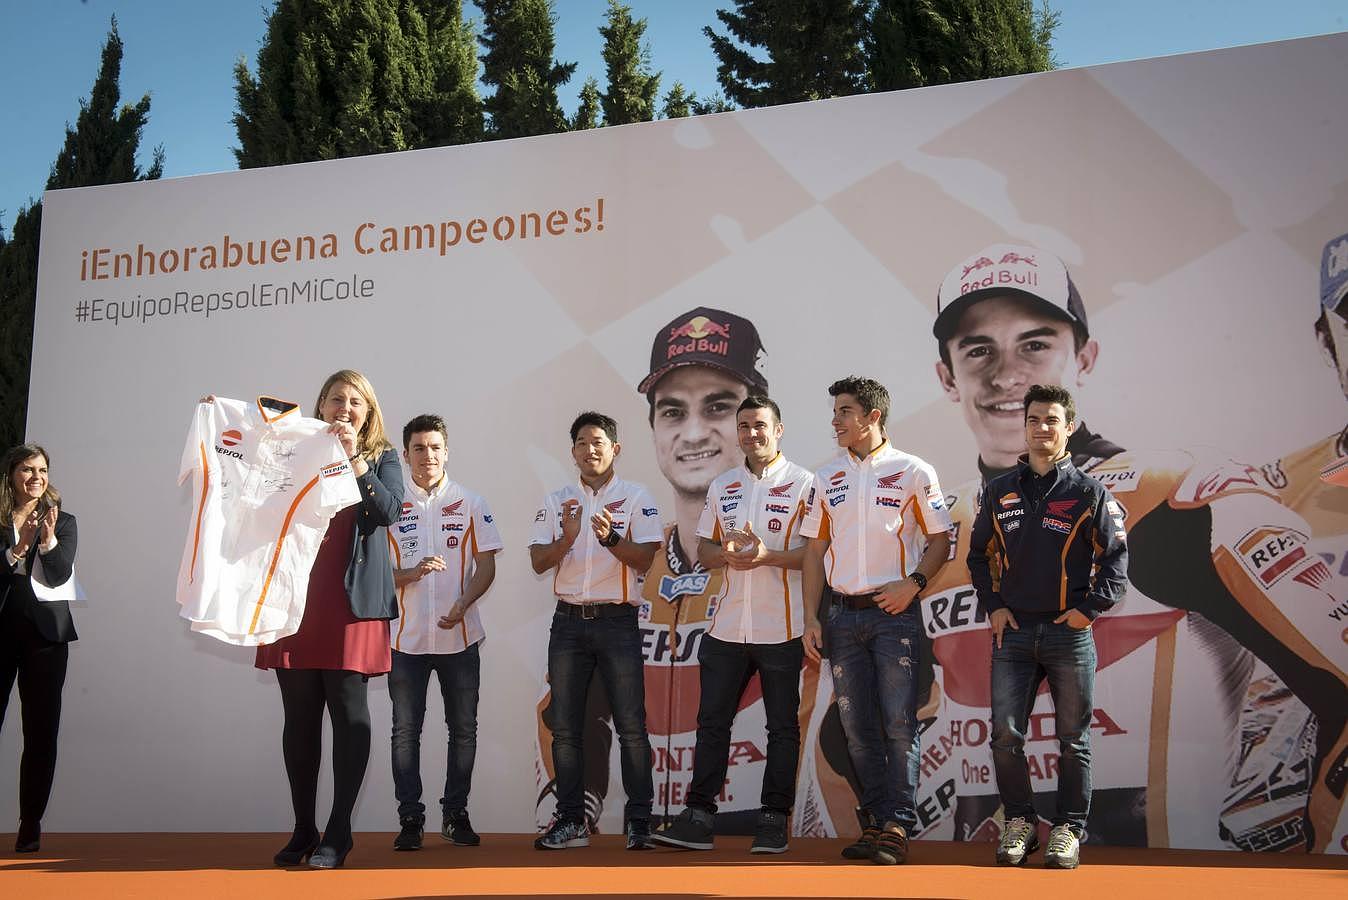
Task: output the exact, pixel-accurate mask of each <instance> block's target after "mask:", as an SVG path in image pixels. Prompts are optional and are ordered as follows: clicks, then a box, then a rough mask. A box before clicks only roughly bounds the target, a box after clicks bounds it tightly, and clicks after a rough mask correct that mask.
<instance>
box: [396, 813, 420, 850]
mask: <svg viewBox="0 0 1348 900" xmlns="http://www.w3.org/2000/svg"><path fill="white" fill-rule="evenodd" d="M398 821H399V824H401V825H402V827H403V830H402V831H400V832H398V836H397V837H396V838H394V839H393V849H394V850H420V849H421V829H422V826H423V825H425V824H426V820H425V819H423V818H421V817H420V816H403V817H402V818H401V819H399V820H398Z"/></svg>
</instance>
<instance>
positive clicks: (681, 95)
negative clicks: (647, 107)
mask: <svg viewBox="0 0 1348 900" xmlns="http://www.w3.org/2000/svg"><path fill="white" fill-rule="evenodd" d="M696 100H697V93H696V92H693V93H689V91H688V89H687V88H686V87H684V86H683V82H682V81H676V82H674V86H673V87H671V88H670V89H669V91H668V92H667V93H666V94H665V99H664V100H663V101H662V103H661V107H660V115H662V116H664V117H665V118H666V119H686V118H688V117H689V116H691V115H692V114H693V103H694V102H695V101H696Z"/></svg>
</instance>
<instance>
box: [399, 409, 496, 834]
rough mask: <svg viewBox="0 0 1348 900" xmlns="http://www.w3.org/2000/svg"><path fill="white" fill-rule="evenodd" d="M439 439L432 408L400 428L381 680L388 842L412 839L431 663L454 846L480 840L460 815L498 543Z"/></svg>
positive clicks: (418, 815) (464, 811) (444, 800)
mask: <svg viewBox="0 0 1348 900" xmlns="http://www.w3.org/2000/svg"><path fill="white" fill-rule="evenodd" d="M448 439H449V432H448V430H447V429H446V428H445V420H444V419H442V418H440V417H439V416H435V415H420V416H417V417H415V418H414V419H412V420H411V421H410V422H408V423H407V425H405V426H404V427H403V459H404V460H405V461H406V462H407V466H406V468H404V469H403V483H404V487H405V491H404V493H403V505H402V515H401V517H400V518H399V519H398V522H397V524H396V525H395V526H394V527H392V528H390V529H389V543H391V544H392V545H393V547H392V550H393V565H394V569H393V581H394V584H396V585H397V587H398V619H397V621H395V622H393V623H392V627H391V628H390V631H389V638H390V641H391V643H392V645H393V668H392V670H391V671H390V672H389V685H388V687H389V697H390V698H391V699H392V700H393V791H394V795H395V796H396V798H397V800H398V819H399V823H400V825H401V827H402V830H401V831H400V832H399V834H398V836H397V838H395V839H394V841H393V849H394V850H419V849H420V848H421V836H422V828H423V826H424V825H425V822H426V807H425V805H424V804H423V803H422V802H421V726H422V723H423V721H424V720H425V718H426V689H427V685H428V684H429V682H430V676H431V673H432V672H434V673H435V675H436V677H437V678H438V679H439V680H440V696H441V698H442V699H443V700H444V707H445V727H446V728H447V729H448V732H449V755H448V758H447V759H446V765H445V792H444V795H443V796H442V797H441V798H440V806H441V812H442V814H443V819H442V822H443V824H442V827H441V829H440V836H441V837H443V838H444V839H445V840H447V841H450V842H452V843H454V844H456V845H458V846H460V847H475V846H477V845H478V844H479V843H480V839H479V837H478V835H477V833H476V832H474V831H473V826H472V823H471V822H470V820H469V818H468V792H469V790H470V789H471V787H472V780H473V761H474V758H475V757H476V755H477V701H478V685H479V681H480V673H481V658H480V656H479V653H478V647H479V645H480V644H481V643H482V640H483V638H484V637H485V636H486V635H485V634H484V632H483V630H482V619H481V617H480V616H479V615H478V610H477V606H478V604H477V601H478V600H479V599H480V598H481V597H482V595H483V594H484V593H486V591H487V588H489V587H491V583H492V580H493V579H494V578H495V577H496V552H497V551H498V550H500V549H501V546H502V544H501V536H500V534H499V533H498V532H497V530H496V524H495V522H493V520H492V514H491V509H490V507H488V506H487V503H486V501H485V500H483V499H482V498H481V497H479V496H478V495H477V494H475V493H473V492H472V491H470V490H468V489H466V488H464V487H463V486H462V485H460V484H457V483H456V482H454V481H452V480H450V478H449V476H448V475H446V474H445V459H446V458H447V456H448V450H447V449H446V447H447V443H448Z"/></svg>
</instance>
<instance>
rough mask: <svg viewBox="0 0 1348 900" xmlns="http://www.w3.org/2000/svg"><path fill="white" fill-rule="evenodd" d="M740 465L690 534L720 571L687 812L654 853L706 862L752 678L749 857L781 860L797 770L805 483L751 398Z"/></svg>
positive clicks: (744, 409)
mask: <svg viewBox="0 0 1348 900" xmlns="http://www.w3.org/2000/svg"><path fill="white" fill-rule="evenodd" d="M735 418H736V430H737V433H738V436H739V445H740V449H741V450H743V451H744V464H743V465H741V466H736V467H735V468H733V469H731V470H730V471H728V472H724V473H722V474H721V475H719V476H717V477H716V478H715V479H714V480H713V481H712V483H711V486H710V487H709V488H708V490H707V500H706V504H705V506H704V508H703V511H702V519H701V521H700V522H699V523H698V527H697V534H698V537H699V538H701V544H700V545H699V547H698V559H699V561H700V562H701V563H702V565H703V566H704V567H705V568H707V569H726V570H727V571H726V579H725V587H724V589H723V591H722V595H721V598H720V600H719V601H718V603H717V606H716V613H715V615H714V616H713V617H712V621H711V627H710V629H709V630H708V632H707V633H706V634H705V635H704V636H703V638H702V641H701V644H700V645H699V647H698V656H697V659H698V669H699V674H700V681H701V695H700V700H699V704H698V715H697V745H696V749H695V751H694V753H693V778H692V782H691V783H690V785H689V791H688V805H687V807H686V808H685V809H684V810H683V812H681V813H680V814H679V815H678V817H677V818H675V819H674V821H673V822H671V823H670V824H669V825H668V826H667V827H665V828H662V829H660V830H659V831H657V832H656V834H655V836H654V839H655V841H656V842H657V843H661V844H667V845H669V846H673V847H683V848H686V849H689V850H710V849H711V848H712V833H713V825H714V821H715V820H714V816H715V815H716V798H717V795H718V794H720V792H721V789H722V787H723V786H724V784H725V777H726V769H727V768H728V762H729V753H730V726H731V723H732V722H733V721H734V720H735V713H736V710H737V709H738V708H739V702H740V693H741V691H742V690H743V689H744V685H745V683H746V681H748V679H749V676H751V675H752V674H753V673H754V672H757V673H758V675H759V679H760V682H761V684H762V686H763V708H764V712H765V713H766V716H767V729H768V745H767V762H766V765H765V767H764V772H763V788H762V792H761V794H760V798H761V802H762V806H761V808H760V809H759V812H758V824H757V828H756V829H755V831H754V840H753V844H752V845H751V846H750V852H751V853H782V852H784V851H785V850H786V847H787V820H788V818H789V816H790V815H791V805H792V801H793V800H794V798H795V793H796V769H797V766H798V764H799V762H800V723H799V721H798V719H797V713H798V711H799V708H800V668H801V662H802V660H803V657H804V651H803V650H802V647H801V641H800V636H801V633H802V632H803V630H804V608H803V605H802V602H801V595H800V574H799V571H800V565H801V559H802V557H803V555H804V547H805V540H804V538H802V537H801V536H800V526H801V520H802V519H803V518H804V515H805V498H806V497H807V496H808V495H809V492H810V486H811V484H812V483H813V480H814V478H813V476H812V475H811V474H810V472H808V471H807V470H806V469H803V468H801V467H800V466H798V465H796V464H795V463H792V462H789V461H788V460H787V459H786V457H785V456H783V455H782V454H781V452H780V451H779V450H778V442H779V441H780V440H781V437H782V431H783V427H782V414H781V410H780V409H779V408H778V406H777V404H776V403H775V402H773V401H772V400H770V399H769V398H767V397H765V396H762V395H758V394H752V395H750V396H749V397H747V398H746V399H745V400H744V401H743V402H741V403H740V405H739V409H738V411H737V412H736V416H735Z"/></svg>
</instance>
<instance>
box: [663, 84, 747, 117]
mask: <svg viewBox="0 0 1348 900" xmlns="http://www.w3.org/2000/svg"><path fill="white" fill-rule="evenodd" d="M662 104H663V105H662V106H661V109H660V114H661V115H662V116H664V117H665V118H666V119H684V118H687V117H688V116H705V115H707V114H708V113H719V112H730V111H731V110H733V109H734V108H735V107H734V105H732V104H731V103H730V102H729V101H728V100H726V98H725V97H723V96H721V95H720V94H719V93H717V94H712V95H711V96H710V97H708V98H706V99H703V98H701V97H698V95H697V92H696V91H689V90H688V89H687V88H686V87H684V86H683V82H682V81H676V82H674V86H673V87H672V88H670V89H669V91H668V93H666V94H665V99H664V100H663V101H662Z"/></svg>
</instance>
